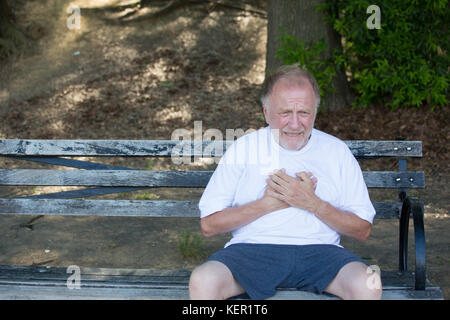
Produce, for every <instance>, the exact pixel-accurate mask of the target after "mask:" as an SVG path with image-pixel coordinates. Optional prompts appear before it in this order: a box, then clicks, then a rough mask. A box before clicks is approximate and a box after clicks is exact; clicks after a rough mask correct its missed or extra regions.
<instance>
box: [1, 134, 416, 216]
mask: <svg viewBox="0 0 450 320" xmlns="http://www.w3.org/2000/svg"><path fill="white" fill-rule="evenodd" d="M345 142H346V144H347V145H348V146H349V148H350V150H351V151H352V152H353V154H354V156H355V157H356V158H357V159H373V158H380V157H394V158H397V159H398V163H399V167H398V170H397V171H364V172H363V175H364V179H365V182H366V184H367V186H368V187H369V188H394V189H398V190H399V192H406V190H407V189H409V188H424V186H425V177H424V173H423V172H410V171H407V170H406V158H408V157H421V156H422V142H421V141H345ZM230 143H231V142H229V141H228V142H227V141H171V140H18V139H6V140H0V156H3V157H8V158H14V159H17V160H19V159H20V160H28V161H34V162H40V163H47V164H52V165H58V166H66V167H72V168H77V169H83V170H58V169H51V170H49V169H8V168H2V169H0V186H84V187H89V188H85V189H81V190H72V191H64V192H58V193H50V194H41V195H31V196H26V197H20V198H0V214H28V215H46V214H50V215H89V216H152V217H199V210H198V201H181V200H178V201H177V200H97V199H95V200H93V199H80V198H86V197H91V196H99V195H104V194H110V193H117V192H129V191H134V190H139V189H146V188H157V187H177V188H180V187H182V188H204V187H205V186H206V184H207V183H208V181H209V178H210V176H211V175H212V173H213V171H152V170H136V169H131V168H127V167H118V166H111V165H105V164H101V163H94V162H88V161H80V160H76V159H71V158H70V157H171V156H175V157H182V156H188V157H205V156H213V157H220V156H221V151H224V150H226V147H227V146H228V145H229V144H230ZM205 150H207V152H206V153H205ZM61 157H64V158H61ZM68 157H69V158H68ZM374 206H375V209H376V211H377V216H376V217H377V218H398V217H399V212H400V207H401V203H400V202H374Z"/></svg>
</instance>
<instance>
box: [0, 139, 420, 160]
mask: <svg viewBox="0 0 450 320" xmlns="http://www.w3.org/2000/svg"><path fill="white" fill-rule="evenodd" d="M230 143H231V142H230V141H202V142H198V141H191V140H181V141H178V140H21V139H4V140H0V155H17V156H19V155H29V156H153V157H155V156H158V157H170V156H171V155H172V153H173V154H174V155H179V156H181V155H183V156H205V157H208V156H219V157H220V156H222V152H223V151H225V150H226V146H227V145H229V144H230ZM345 143H346V144H347V145H348V146H349V148H350V150H351V151H352V152H353V154H354V155H355V156H356V157H421V156H422V142H421V141H391V140H388V141H365V140H352V141H345ZM185 146H186V147H185ZM184 150H189V154H184V153H183V152H184ZM206 150H208V152H207V154H205V151H206ZM209 151H211V152H209ZM215 151H218V154H215Z"/></svg>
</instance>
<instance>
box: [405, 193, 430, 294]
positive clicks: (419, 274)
mask: <svg viewBox="0 0 450 320" xmlns="http://www.w3.org/2000/svg"><path fill="white" fill-rule="evenodd" d="M411 215H412V217H413V220H414V241H415V248H416V269H415V289H416V290H425V281H426V264H425V230H424V223H423V217H424V208H423V203H422V202H420V201H419V200H418V199H417V198H416V197H409V196H406V197H404V199H403V204H402V211H401V214H400V226H399V227H400V239H399V270H400V271H407V260H408V228H409V217H410V216H411Z"/></svg>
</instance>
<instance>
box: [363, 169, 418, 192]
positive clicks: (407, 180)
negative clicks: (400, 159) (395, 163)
mask: <svg viewBox="0 0 450 320" xmlns="http://www.w3.org/2000/svg"><path fill="white" fill-rule="evenodd" d="M363 176H364V181H365V182H366V185H367V187H368V188H424V187H425V174H424V173H423V172H412V171H405V172H399V171H363Z"/></svg>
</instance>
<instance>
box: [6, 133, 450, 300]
mask: <svg viewBox="0 0 450 320" xmlns="http://www.w3.org/2000/svg"><path fill="white" fill-rule="evenodd" d="M180 143H187V144H188V146H189V149H190V150H191V153H190V154H189V156H191V157H202V156H205V154H204V153H203V152H202V151H203V150H212V152H211V154H209V155H208V156H220V154H217V155H216V154H214V150H225V149H226V146H227V144H228V143H227V142H226V141H203V142H202V144H201V145H200V147H201V148H199V144H198V142H194V141H184V142H180V141H169V140H17V139H7V140H0V156H3V157H8V158H14V159H17V160H27V161H34V162H40V163H46V164H51V165H58V166H66V167H72V168H77V169H83V170H47V169H0V186H2V185H3V186H37V185H39V186H84V187H90V188H85V189H80V190H73V191H65V192H58V193H50V194H41V195H32V196H26V197H19V198H0V214H20V215H78V216H91V215H92V216H94V215H95V216H145V217H199V212H198V207H197V204H198V201H176V200H92V199H80V198H85V197H91V196H99V195H105V194H111V193H118V192H128V191H135V190H140V189H147V188H153V187H183V188H203V187H205V186H206V184H207V183H208V180H209V178H210V176H211V174H212V171H151V170H136V169H131V168H126V167H118V166H111V165H105V164H101V163H93V162H87V161H79V160H75V159H70V158H66V157H80V156H83V157H86V156H87V157H117V156H120V157H170V156H171V155H172V153H173V152H175V149H174V147H176V146H177V149H176V150H186V148H180ZM346 143H347V145H348V146H349V148H350V149H351V151H352V152H353V154H354V155H355V157H356V158H357V159H359V160H365V159H375V158H379V157H395V158H397V159H398V170H397V171H366V172H363V174H364V179H365V182H366V184H367V185H368V187H369V188H394V189H397V190H398V194H399V201H398V202H374V207H375V209H376V211H377V215H376V218H381V219H399V220H400V223H399V269H398V270H395V271H382V272H381V277H382V281H383V299H442V298H443V296H442V291H441V290H440V288H439V287H437V286H433V285H431V284H430V283H429V282H428V281H427V278H426V261H425V232H424V221H423V219H424V206H423V203H421V202H420V201H419V200H418V199H417V198H414V197H410V196H408V189H410V188H424V186H425V178H424V173H423V172H410V171H407V168H406V158H408V157H421V156H422V143H421V142H420V141H346ZM177 152H179V151H177ZM177 155H179V156H186V155H183V154H182V153H178V154H177ZM61 157H64V158H61ZM410 217H412V218H413V221H414V239H415V257H416V259H415V270H414V272H411V271H408V268H407V257H408V227H409V219H410ZM189 275H190V272H189V271H186V270H178V271H177V270H174V271H168V270H141V269H139V270H138V269H94V268H84V267H82V268H81V285H80V288H79V289H71V288H69V287H68V286H67V279H68V276H69V275H68V274H67V273H66V268H62V267H37V266H0V299H183V298H188V289H187V286H188V279H189ZM273 298H275V299H330V298H336V297H333V296H330V295H317V294H313V293H309V292H302V291H297V290H290V289H280V290H278V292H277V294H276V295H275V296H274V297H273Z"/></svg>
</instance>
